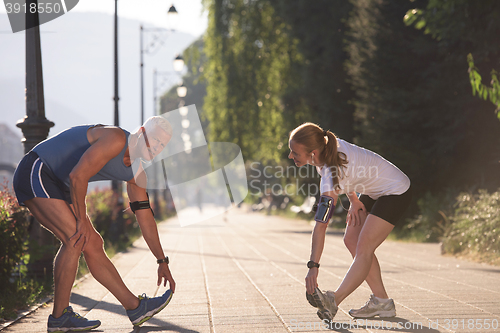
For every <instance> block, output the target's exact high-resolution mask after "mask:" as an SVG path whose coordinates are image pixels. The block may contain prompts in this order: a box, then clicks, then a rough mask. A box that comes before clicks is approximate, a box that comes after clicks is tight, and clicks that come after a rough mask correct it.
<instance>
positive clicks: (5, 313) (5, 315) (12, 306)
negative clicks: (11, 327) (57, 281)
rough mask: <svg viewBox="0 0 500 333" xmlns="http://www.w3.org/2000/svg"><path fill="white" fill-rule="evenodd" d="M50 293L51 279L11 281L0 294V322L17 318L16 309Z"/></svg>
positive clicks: (20, 308)
mask: <svg viewBox="0 0 500 333" xmlns="http://www.w3.org/2000/svg"><path fill="white" fill-rule="evenodd" d="M52 293H53V290H52V279H45V280H37V279H22V280H18V281H16V282H15V283H11V284H10V285H9V286H8V288H4V291H3V292H2V295H1V296H0V322H5V321H8V320H13V319H15V318H17V313H18V311H20V310H23V309H26V308H28V307H30V306H32V305H34V304H37V303H38V302H40V301H41V300H42V299H44V298H45V297H47V296H49V295H51V294H52Z"/></svg>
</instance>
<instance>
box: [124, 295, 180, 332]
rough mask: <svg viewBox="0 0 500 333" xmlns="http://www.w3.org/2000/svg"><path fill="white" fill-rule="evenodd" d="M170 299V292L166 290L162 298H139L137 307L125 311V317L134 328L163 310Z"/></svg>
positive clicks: (144, 296) (143, 296) (142, 296)
mask: <svg viewBox="0 0 500 333" xmlns="http://www.w3.org/2000/svg"><path fill="white" fill-rule="evenodd" d="M171 299H172V290H170V289H169V290H167V291H166V292H165V293H164V294H163V295H162V296H159V297H153V298H149V297H147V296H146V294H142V295H141V296H139V300H140V301H141V302H140V303H139V306H138V307H137V309H134V310H127V315H128V317H129V319H130V321H131V322H132V324H133V325H134V326H139V325H142V324H143V323H144V322H145V321H147V320H149V319H151V317H153V316H154V315H155V314H157V313H158V312H160V311H161V310H163V308H164V307H166V306H167V304H168V303H169V302H170V300H171Z"/></svg>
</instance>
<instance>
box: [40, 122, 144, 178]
mask: <svg viewBox="0 0 500 333" xmlns="http://www.w3.org/2000/svg"><path fill="white" fill-rule="evenodd" d="M94 126H96V125H82V126H75V127H71V128H69V129H67V130H65V131H62V132H60V133H58V134H56V135H55V136H53V137H50V138H48V139H47V140H45V141H42V142H40V143H39V144H38V145H36V146H35V147H34V148H33V149H32V150H33V151H34V152H35V153H37V154H38V156H39V157H40V159H41V160H42V161H43V163H45V164H46V165H47V166H48V167H49V168H50V170H52V172H53V173H54V174H55V175H56V177H57V178H59V180H61V181H62V182H63V183H64V184H66V185H67V186H68V187H69V174H70V172H71V170H73V168H74V167H75V165H76V164H77V163H78V161H80V158H81V157H82V155H83V154H84V153H85V152H86V151H87V149H89V148H90V142H89V140H88V139H87V130H88V129H89V128H91V127H94ZM122 131H123V132H124V133H125V135H126V140H125V147H123V149H122V151H121V152H120V153H119V154H118V155H117V156H115V157H114V158H113V159H111V160H110V161H109V162H108V163H106V165H105V166H104V167H103V168H102V169H101V170H99V172H98V173H97V174H95V175H94V176H92V177H91V178H90V180H89V181H90V182H93V181H98V180H122V181H129V180H131V179H132V178H134V173H133V170H132V167H128V166H126V165H125V163H123V156H124V155H125V151H126V150H127V147H128V137H129V135H130V133H129V132H127V131H126V130H124V129H122Z"/></svg>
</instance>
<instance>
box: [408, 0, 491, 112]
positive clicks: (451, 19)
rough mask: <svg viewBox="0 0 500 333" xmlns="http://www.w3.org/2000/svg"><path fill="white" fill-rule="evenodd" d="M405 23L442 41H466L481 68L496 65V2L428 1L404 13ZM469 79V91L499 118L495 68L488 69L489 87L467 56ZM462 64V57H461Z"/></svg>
mask: <svg viewBox="0 0 500 333" xmlns="http://www.w3.org/2000/svg"><path fill="white" fill-rule="evenodd" d="M404 20H405V23H406V24H407V25H413V26H415V28H417V29H423V28H425V29H424V33H426V34H431V35H432V37H433V38H435V39H436V40H438V41H439V42H441V43H445V44H450V45H451V44H454V43H457V42H458V41H460V42H462V43H463V42H467V43H468V44H469V47H470V48H471V49H475V51H474V55H475V56H476V57H479V59H480V61H481V62H482V63H483V67H486V66H489V65H493V66H495V65H498V64H499V62H500V54H499V51H498V42H499V37H498V36H499V35H500V4H499V3H498V1H492V0H485V1H475V2H471V1H467V0H446V1H445V0H429V1H428V3H427V6H426V7H425V9H419V8H413V9H410V10H408V12H407V13H406V15H405V18H404ZM467 62H468V64H469V79H470V84H471V86H472V94H473V95H474V96H475V95H476V93H478V95H479V97H481V98H483V99H484V100H488V99H489V100H490V101H491V102H492V103H493V104H494V105H495V106H496V107H497V108H496V110H495V111H496V112H497V117H498V118H499V119H500V113H498V111H499V109H500V85H499V83H498V76H497V71H496V70H495V69H493V70H491V87H488V86H486V85H484V84H483V83H482V78H481V75H480V74H479V70H478V68H476V66H475V64H474V59H473V56H472V53H469V54H468V55H467ZM464 63H465V59H464ZM490 68H491V67H490Z"/></svg>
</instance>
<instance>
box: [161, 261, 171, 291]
mask: <svg viewBox="0 0 500 333" xmlns="http://www.w3.org/2000/svg"><path fill="white" fill-rule="evenodd" d="M162 279H163V286H164V287H165V286H166V285H167V281H168V285H169V287H170V289H171V290H172V292H173V293H175V281H174V278H173V277H172V274H171V273H170V269H169V268H168V264H167V263H166V262H163V263H161V264H160V265H159V266H158V284H157V285H158V286H159V285H161V281H162Z"/></svg>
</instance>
